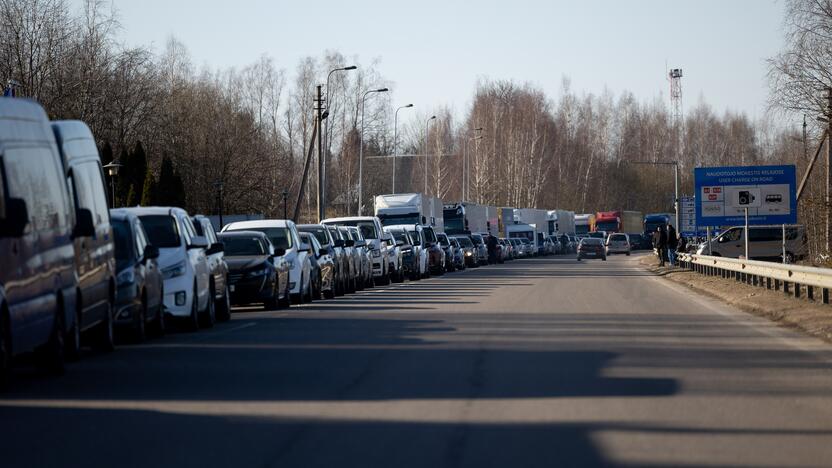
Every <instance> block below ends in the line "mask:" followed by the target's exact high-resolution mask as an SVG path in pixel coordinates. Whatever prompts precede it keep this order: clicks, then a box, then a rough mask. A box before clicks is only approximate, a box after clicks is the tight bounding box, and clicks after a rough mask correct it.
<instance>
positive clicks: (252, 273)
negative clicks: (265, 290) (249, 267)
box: [246, 268, 269, 278]
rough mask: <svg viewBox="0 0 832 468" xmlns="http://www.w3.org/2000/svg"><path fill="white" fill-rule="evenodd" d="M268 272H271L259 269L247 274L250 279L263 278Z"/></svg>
mask: <svg viewBox="0 0 832 468" xmlns="http://www.w3.org/2000/svg"><path fill="white" fill-rule="evenodd" d="M268 272H269V269H268V268H259V269H257V270H254V271H250V272H248V273H247V274H246V276H248V277H250V278H253V277H257V276H263V275H265V274H266V273H268Z"/></svg>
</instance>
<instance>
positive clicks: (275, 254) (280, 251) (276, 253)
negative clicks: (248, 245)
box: [274, 248, 286, 257]
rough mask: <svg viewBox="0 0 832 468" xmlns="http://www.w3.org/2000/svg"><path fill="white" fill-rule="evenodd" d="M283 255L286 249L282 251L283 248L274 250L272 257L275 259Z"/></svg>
mask: <svg viewBox="0 0 832 468" xmlns="http://www.w3.org/2000/svg"><path fill="white" fill-rule="evenodd" d="M284 255H286V249H284V248H278V249H275V251H274V256H275V257H282V256H284Z"/></svg>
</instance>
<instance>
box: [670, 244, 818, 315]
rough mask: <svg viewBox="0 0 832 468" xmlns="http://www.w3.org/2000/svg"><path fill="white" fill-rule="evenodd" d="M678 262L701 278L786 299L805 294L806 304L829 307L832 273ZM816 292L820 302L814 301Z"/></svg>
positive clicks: (709, 260)
mask: <svg viewBox="0 0 832 468" xmlns="http://www.w3.org/2000/svg"><path fill="white" fill-rule="evenodd" d="M678 261H679V266H680V267H682V268H685V269H687V270H691V271H696V272H698V273H701V274H704V275H708V276H721V277H722V278H726V279H733V280H736V281H738V282H742V283H745V284H749V285H752V286H759V287H762V288H766V289H773V290H775V291H779V290H781V289H782V290H783V292H784V293H785V294H786V295H793V296H794V297H797V298H799V297H801V296H802V293H803V291H805V292H806V297H807V298H808V299H809V300H816V299H819V300H820V301H821V302H823V303H824V304H829V290H830V289H832V269H827V268H815V267H806V266H800V265H786V264H781V263H770V262H761V261H757V260H740V259H735V258H724V257H711V256H708V255H693V254H680V255H679V256H678ZM816 292H818V293H819V295H820V297H819V298H816V297H815V293H816Z"/></svg>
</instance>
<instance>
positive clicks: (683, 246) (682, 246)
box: [676, 234, 688, 256]
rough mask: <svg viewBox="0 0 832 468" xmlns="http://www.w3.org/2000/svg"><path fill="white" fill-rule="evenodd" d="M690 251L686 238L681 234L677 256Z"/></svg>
mask: <svg viewBox="0 0 832 468" xmlns="http://www.w3.org/2000/svg"><path fill="white" fill-rule="evenodd" d="M687 250H688V240H687V239H686V238H685V236H683V235H681V234H679V246H678V247H677V248H676V254H677V256H678V254H682V253H686V252H687Z"/></svg>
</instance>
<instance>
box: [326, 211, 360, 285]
mask: <svg viewBox="0 0 832 468" xmlns="http://www.w3.org/2000/svg"><path fill="white" fill-rule="evenodd" d="M327 228H328V229H329V228H331V229H334V230H335V231H336V232H337V234H338V236H339V237H340V238H341V239H343V240H344V251H345V253H346V255H347V258H348V259H349V262H348V263H349V267H350V282H349V286H348V291H347V292H350V293H354V292H356V291H357V290H358V288H359V283H362V277H363V272H362V271H361V268H362V263H363V262H362V261H361V255H362V253H361V251H360V250H359V249H358V248H357V247H356V246H355V241H354V240H352V236H351V235H350V233H349V232H348V231H347V228H345V227H343V226H334V225H333V226H327ZM361 287H362V289H363V286H361Z"/></svg>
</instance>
